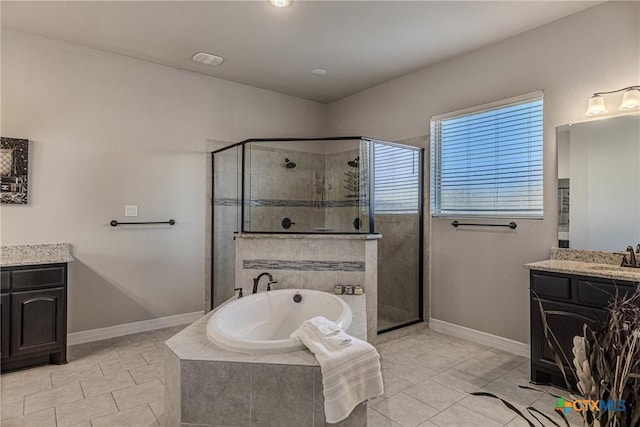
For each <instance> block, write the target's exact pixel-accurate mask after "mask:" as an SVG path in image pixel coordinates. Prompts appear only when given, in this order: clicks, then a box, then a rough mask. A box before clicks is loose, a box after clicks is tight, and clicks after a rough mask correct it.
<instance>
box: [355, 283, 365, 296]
mask: <svg viewBox="0 0 640 427" xmlns="http://www.w3.org/2000/svg"><path fill="white" fill-rule="evenodd" d="M353 293H354V294H355V295H362V294H364V289H362V286H360V285H356V287H355V288H354V289H353Z"/></svg>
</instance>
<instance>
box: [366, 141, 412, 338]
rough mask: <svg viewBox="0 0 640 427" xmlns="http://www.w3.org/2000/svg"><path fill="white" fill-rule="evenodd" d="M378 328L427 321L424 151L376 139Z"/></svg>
mask: <svg viewBox="0 0 640 427" xmlns="http://www.w3.org/2000/svg"><path fill="white" fill-rule="evenodd" d="M373 148H374V157H373V169H374V223H375V232H376V233H380V234H382V238H381V239H380V240H379V243H378V332H379V333H380V332H386V331H389V330H393V329H396V328H399V327H402V326H406V325H408V324H412V323H417V322H419V321H422V320H423V319H422V317H423V314H422V313H423V302H422V301H423V299H422V296H423V295H422V292H423V291H422V278H423V265H422V252H423V250H422V244H423V243H422V234H423V232H422V150H421V149H419V148H413V147H409V146H400V145H395V144H390V143H382V142H375V143H374V147H373Z"/></svg>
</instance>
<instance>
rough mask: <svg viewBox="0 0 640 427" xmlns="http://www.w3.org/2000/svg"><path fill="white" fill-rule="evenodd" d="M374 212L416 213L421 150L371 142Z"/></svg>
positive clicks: (418, 199) (418, 196) (418, 197)
mask: <svg viewBox="0 0 640 427" xmlns="http://www.w3.org/2000/svg"><path fill="white" fill-rule="evenodd" d="M374 149H375V156H374V159H375V164H374V179H375V187H374V188H375V191H376V193H375V197H374V203H375V212H376V213H377V214H378V213H382V214H407V213H417V212H418V210H419V207H420V203H419V202H420V187H419V185H420V151H419V150H418V149H415V150H414V149H411V148H407V147H399V146H395V145H390V144H380V143H375V144H374Z"/></svg>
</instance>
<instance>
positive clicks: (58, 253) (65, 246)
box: [0, 243, 73, 267]
mask: <svg viewBox="0 0 640 427" xmlns="http://www.w3.org/2000/svg"><path fill="white" fill-rule="evenodd" d="M0 254H1V255H0V267H13V266H18V265H38V264H57V263H64V262H72V261H73V256H71V244H70V243H48V244H42V245H15V246H2V248H0Z"/></svg>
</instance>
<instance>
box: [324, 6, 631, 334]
mask: <svg viewBox="0 0 640 427" xmlns="http://www.w3.org/2000/svg"><path fill="white" fill-rule="evenodd" d="M639 18H640V3H638V2H609V3H606V4H603V5H600V6H597V7H594V8H591V9H588V10H586V11H584V12H582V13H579V14H576V15H573V16H570V17H567V18H565V19H562V20H559V21H556V22H553V23H551V24H548V25H545V26H543V27H540V28H538V29H535V30H532V31H529V32H527V33H524V34H522V35H519V36H516V37H513V38H511V39H508V40H506V41H503V42H501V43H497V44H494V45H491V46H489V47H487V48H484V49H480V50H477V51H474V52H471V53H468V54H465V55H462V56H459V57H456V58H453V59H450V60H447V61H444V62H441V63H439V64H436V65H433V66H430V67H427V68H425V69H422V70H419V71H416V72H414V73H411V74H408V75H406V76H403V77H400V78H397V79H394V80H392V81H389V82H387V83H384V84H382V85H379V86H377V87H375V88H372V89H369V90H367V91H364V92H361V93H359V94H356V95H353V96H350V97H348V98H345V99H343V100H340V101H337V102H334V103H332V104H329V108H328V123H329V124H330V129H329V130H330V133H331V134H335V135H339V134H345V135H348V134H365V135H374V136H375V137H377V138H382V139H387V140H392V141H395V140H400V139H403V138H407V137H411V136H415V135H423V134H425V133H428V132H429V119H430V117H431V116H432V115H436V114H440V113H446V112H449V111H454V110H458V109H461V108H464V107H470V106H474V105H479V104H483V103H486V102H490V101H495V100H500V99H505V98H509V97H512V96H515V95H520V94H524V93H529V92H533V91H536V90H539V89H542V90H544V94H545V107H544V108H545V113H544V114H545V115H544V126H545V131H544V139H545V141H544V159H545V165H544V190H545V196H544V202H545V205H544V206H545V218H544V220H542V221H540V220H536V221H533V220H530V221H526V220H519V221H518V229H517V230H516V231H515V232H511V231H506V232H505V231H494V230H491V231H489V230H478V231H476V230H469V229H467V230H456V229H454V228H453V227H451V225H450V220H447V219H437V220H432V224H431V257H432V258H431V317H432V318H436V319H440V320H443V321H447V322H451V323H455V324H458V325H462V326H466V327H469V328H473V329H478V330H481V331H485V332H488V333H491V334H495V335H499V336H502V337H506V338H510V339H513V340H517V341H522V342H526V341H528V324H529V321H528V319H529V314H528V308H527V298H528V276H527V272H526V271H525V270H524V269H523V268H522V264H524V263H526V262H530V261H537V260H541V259H545V258H547V257H548V252H549V248H550V247H551V246H554V245H556V244H557V234H556V227H557V226H556V224H557V200H556V199H557V190H556V189H557V184H556V173H557V172H556V146H555V127H556V126H557V125H560V124H564V123H568V122H572V121H584V111H585V109H586V103H587V100H588V98H589V96H590V95H591V93H592V92H596V91H606V90H613V89H618V88H622V87H625V86H629V85H633V84H638V83H639V82H640V71H639V70H640V63H639V61H640V59H639V56H638V52H639V51H640V34H639V28H640V24H639Z"/></svg>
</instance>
